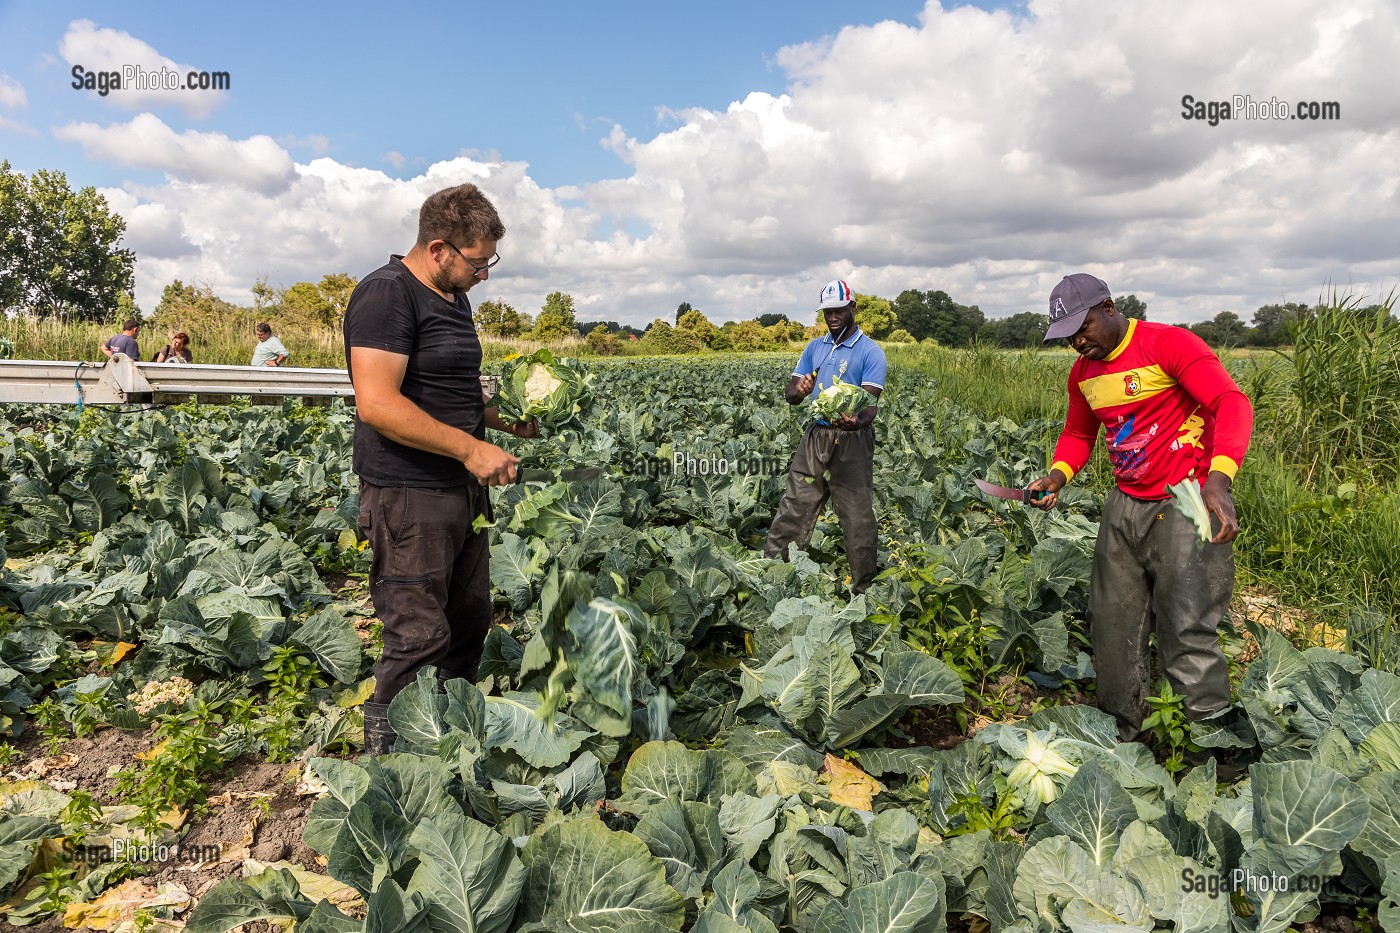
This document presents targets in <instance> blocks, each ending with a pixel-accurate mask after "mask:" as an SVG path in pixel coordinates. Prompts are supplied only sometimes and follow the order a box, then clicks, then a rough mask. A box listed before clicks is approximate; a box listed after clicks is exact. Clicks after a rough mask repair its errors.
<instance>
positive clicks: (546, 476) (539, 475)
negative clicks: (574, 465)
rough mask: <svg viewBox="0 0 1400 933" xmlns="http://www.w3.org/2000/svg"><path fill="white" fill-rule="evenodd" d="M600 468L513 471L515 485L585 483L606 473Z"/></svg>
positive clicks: (525, 468)
mask: <svg viewBox="0 0 1400 933" xmlns="http://www.w3.org/2000/svg"><path fill="white" fill-rule="evenodd" d="M606 472H607V470H605V469H603V468H602V467H581V468H579V469H576V470H539V469H532V468H530V467H524V468H522V469H518V470H516V471H515V481H516V482H517V483H586V482H588V481H589V480H595V479H597V478H598V477H600V476H602V475H603V474H604V473H606Z"/></svg>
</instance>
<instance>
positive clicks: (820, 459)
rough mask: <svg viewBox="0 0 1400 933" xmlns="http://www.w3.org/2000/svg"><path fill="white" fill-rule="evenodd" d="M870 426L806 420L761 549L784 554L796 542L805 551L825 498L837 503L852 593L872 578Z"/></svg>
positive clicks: (872, 450) (872, 441) (872, 434)
mask: <svg viewBox="0 0 1400 933" xmlns="http://www.w3.org/2000/svg"><path fill="white" fill-rule="evenodd" d="M874 459H875V429H874V428H873V427H870V426H866V427H864V428H861V429H860V430H858V431H842V430H840V429H838V428H833V427H830V426H828V425H822V424H815V423H813V424H811V425H809V426H808V427H807V431H806V433H805V434H803V435H802V440H801V442H799V443H798V445H797V452H796V453H794V454H793V456H792V466H791V468H790V469H789V470H788V482H787V492H786V493H784V494H783V501H782V502H781V503H779V504H778V514H777V515H775V516H773V524H772V525H771V526H770V527H769V529H768V540H767V542H766V543H765V544H764V546H763V553H764V554H766V555H767V556H769V557H782V556H785V555H786V554H787V549H788V545H789V544H791V543H794V542H796V544H797V546H798V547H799V548H802V549H803V550H806V548H807V545H808V544H809V543H811V540H812V529H814V528H815V527H816V525H817V516H819V515H820V514H821V511H822V507H823V506H824V505H826V500H827V499H830V500H831V504H832V505H833V506H835V507H836V517H837V518H838V519H840V521H841V535H842V537H843V538H844V539H845V543H846V560H847V561H848V562H849V563H850V565H851V588H852V589H853V590H854V591H855V592H857V593H863V592H865V588H866V587H868V586H869V585H870V582H871V581H872V580H874V579H875V506H874V503H873V502H872V501H871V497H870V484H871V482H872V481H873V478H874Z"/></svg>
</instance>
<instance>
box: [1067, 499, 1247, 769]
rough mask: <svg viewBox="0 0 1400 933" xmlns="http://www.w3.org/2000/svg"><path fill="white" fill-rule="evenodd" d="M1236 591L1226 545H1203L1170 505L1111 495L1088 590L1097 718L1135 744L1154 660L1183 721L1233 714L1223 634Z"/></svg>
mask: <svg viewBox="0 0 1400 933" xmlns="http://www.w3.org/2000/svg"><path fill="white" fill-rule="evenodd" d="M1234 585H1235V559H1234V554H1233V551H1232V549H1231V545H1229V544H1209V543H1207V544H1200V543H1198V540H1197V538H1196V532H1195V529H1194V528H1193V527H1192V526H1191V523H1190V522H1188V521H1187V520H1186V519H1185V518H1184V517H1183V516H1182V515H1181V513H1180V512H1178V511H1177V509H1176V507H1175V506H1173V505H1172V503H1171V501H1170V500H1160V501H1153V500H1143V499H1134V498H1132V497H1131V496H1128V495H1125V494H1124V493H1122V492H1121V491H1119V490H1117V489H1114V490H1113V491H1111V492H1110V493H1109V494H1108V497H1107V499H1106V500H1105V501H1104V509H1103V519H1102V521H1101V522H1100V523H1099V536H1098V540H1097V541H1096V542H1095V544H1094V570H1093V578H1092V582H1091V583H1090V585H1089V635H1090V640H1091V641H1092V643H1093V649H1094V669H1095V670H1096V671H1097V672H1098V687H1097V697H1098V705H1099V709H1101V710H1103V711H1104V712H1106V713H1112V714H1113V716H1114V718H1115V719H1117V720H1118V733H1119V735H1120V737H1122V739H1123V740H1124V741H1131V740H1132V739H1133V738H1134V737H1135V736H1136V735H1137V734H1138V732H1139V730H1140V729H1141V728H1142V721H1143V719H1145V718H1146V716H1147V714H1148V712H1149V709H1148V707H1147V704H1146V702H1145V701H1144V697H1146V696H1147V694H1148V692H1149V691H1150V690H1151V684H1150V683H1149V678H1150V674H1151V669H1152V660H1151V656H1150V654H1149V648H1148V636H1149V635H1152V634H1155V635H1156V636H1157V663H1158V667H1159V668H1160V669H1161V672H1162V673H1163V674H1165V675H1166V677H1167V679H1168V681H1169V682H1170V683H1171V685H1172V689H1173V690H1174V691H1175V692H1176V693H1179V694H1182V695H1184V696H1185V697H1186V699H1185V704H1184V705H1185V710H1186V718H1187V719H1189V720H1191V721H1193V722H1194V721H1199V720H1202V719H1209V718H1211V717H1212V716H1215V715H1217V714H1219V713H1221V712H1224V711H1225V710H1227V709H1229V707H1230V679H1229V666H1228V665H1227V664H1226V662H1225V655H1224V653H1223V652H1222V651H1221V650H1220V639H1219V626H1220V622H1221V619H1222V618H1223V617H1224V615H1225V609H1226V607H1227V606H1228V605H1229V602H1230V594H1231V592H1232V591H1233V590H1234Z"/></svg>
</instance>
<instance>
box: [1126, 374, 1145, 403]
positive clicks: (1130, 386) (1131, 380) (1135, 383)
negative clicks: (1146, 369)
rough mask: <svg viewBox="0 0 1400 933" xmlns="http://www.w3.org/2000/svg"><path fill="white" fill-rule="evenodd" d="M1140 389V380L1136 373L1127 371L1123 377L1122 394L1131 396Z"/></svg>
mask: <svg viewBox="0 0 1400 933" xmlns="http://www.w3.org/2000/svg"><path fill="white" fill-rule="evenodd" d="M1141 391H1142V382H1141V381H1140V380H1139V379H1138V374H1137V373H1128V374H1127V375H1126V376H1124V377H1123V394H1124V395H1126V396H1128V398H1132V397H1133V396H1134V395H1137V394H1138V393H1139V392H1141Z"/></svg>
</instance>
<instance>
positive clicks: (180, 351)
mask: <svg viewBox="0 0 1400 933" xmlns="http://www.w3.org/2000/svg"><path fill="white" fill-rule="evenodd" d="M156 362H157V363H193V362H194V354H193V353H191V352H190V335H189V334H187V333H185V332H184V331H180V332H179V333H177V334H174V335H172V336H171V338H170V342H169V343H167V344H166V345H165V346H164V347H162V348H161V351H160V352H159V353H157V354H156Z"/></svg>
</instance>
